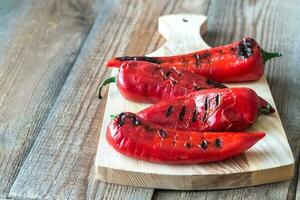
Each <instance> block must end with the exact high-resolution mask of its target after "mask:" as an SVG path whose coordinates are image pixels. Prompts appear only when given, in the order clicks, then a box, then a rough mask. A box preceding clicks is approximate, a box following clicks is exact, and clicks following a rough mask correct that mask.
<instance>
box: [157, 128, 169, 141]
mask: <svg viewBox="0 0 300 200" xmlns="http://www.w3.org/2000/svg"><path fill="white" fill-rule="evenodd" d="M158 134H159V136H160V137H161V138H163V139H164V138H166V137H167V136H168V134H167V131H166V130H164V129H160V130H159V131H158Z"/></svg>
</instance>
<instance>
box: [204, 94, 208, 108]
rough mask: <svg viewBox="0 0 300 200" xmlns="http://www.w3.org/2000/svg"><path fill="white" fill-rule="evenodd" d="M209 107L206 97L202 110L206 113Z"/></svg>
mask: <svg viewBox="0 0 300 200" xmlns="http://www.w3.org/2000/svg"><path fill="white" fill-rule="evenodd" d="M208 107H209V102H208V96H206V97H205V102H204V110H205V112H207V110H208Z"/></svg>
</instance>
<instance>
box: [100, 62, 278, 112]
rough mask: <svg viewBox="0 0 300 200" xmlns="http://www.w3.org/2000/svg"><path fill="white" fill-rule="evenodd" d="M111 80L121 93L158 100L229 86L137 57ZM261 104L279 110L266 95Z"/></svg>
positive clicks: (139, 99) (129, 97)
mask: <svg viewBox="0 0 300 200" xmlns="http://www.w3.org/2000/svg"><path fill="white" fill-rule="evenodd" d="M111 81H113V82H114V81H116V82H117V87H118V89H119V91H120V93H121V94H122V96H123V97H125V98H126V99H127V100H130V101H134V102H141V103H158V102H160V101H162V100H169V99H171V98H176V97H178V96H184V95H187V94H189V93H191V92H194V91H198V90H203V89H212V88H226V86H225V85H223V84H221V83H218V82H215V81H212V80H210V79H208V78H206V77H204V76H202V75H199V74H195V73H192V72H188V71H185V70H176V69H175V68H173V67H164V68H162V67H160V66H159V65H157V64H153V63H149V62H136V61H128V62H124V63H123V64H122V66H121V67H120V71H119V73H118V75H117V77H116V79H112V80H111ZM108 83H110V82H108ZM108 83H106V84H108ZM103 85H105V84H102V86H101V87H100V92H99V94H100V95H99V98H102V96H101V88H102V87H103ZM260 104H261V108H262V111H264V113H265V114H268V113H274V112H275V110H274V109H273V108H272V106H271V105H270V104H269V103H268V102H266V101H265V100H264V99H262V98H260Z"/></svg>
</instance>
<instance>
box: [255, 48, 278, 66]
mask: <svg viewBox="0 0 300 200" xmlns="http://www.w3.org/2000/svg"><path fill="white" fill-rule="evenodd" d="M260 52H261V54H262V56H263V60H264V63H265V62H266V61H267V60H269V59H271V58H276V57H280V56H282V54H281V53H272V52H267V51H265V50H263V49H260Z"/></svg>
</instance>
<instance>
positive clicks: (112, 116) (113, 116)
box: [109, 115, 118, 119]
mask: <svg viewBox="0 0 300 200" xmlns="http://www.w3.org/2000/svg"><path fill="white" fill-rule="evenodd" d="M117 116H118V115H109V117H110V118H111V119H114V118H116V117H117Z"/></svg>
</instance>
